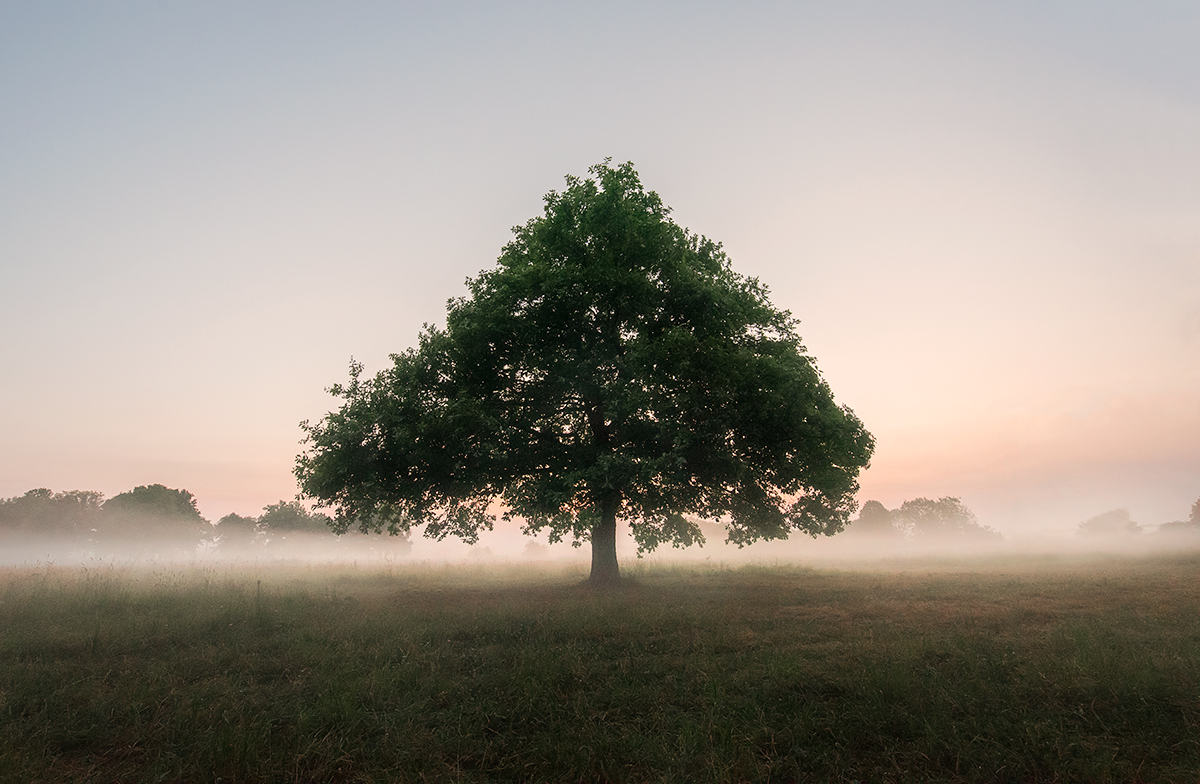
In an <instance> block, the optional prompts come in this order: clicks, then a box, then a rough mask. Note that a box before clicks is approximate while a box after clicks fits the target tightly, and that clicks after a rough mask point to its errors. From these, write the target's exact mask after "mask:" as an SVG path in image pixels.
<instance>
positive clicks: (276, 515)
mask: <svg viewBox="0 0 1200 784" xmlns="http://www.w3.org/2000/svg"><path fill="white" fill-rule="evenodd" d="M329 524H330V519H329V516H328V515H324V514H321V513H320V512H316V513H314V512H310V511H309V510H308V509H307V508H305V506H304V505H303V504H301V503H300V502H299V501H280V502H279V503H275V504H269V505H268V506H265V507H263V513H262V515H261V516H259V518H258V528H259V529H260V530H262V531H264V532H266V534H267V535H268V536H272V535H287V534H289V533H296V532H305V533H323V534H328V533H329V532H330V531H329Z"/></svg>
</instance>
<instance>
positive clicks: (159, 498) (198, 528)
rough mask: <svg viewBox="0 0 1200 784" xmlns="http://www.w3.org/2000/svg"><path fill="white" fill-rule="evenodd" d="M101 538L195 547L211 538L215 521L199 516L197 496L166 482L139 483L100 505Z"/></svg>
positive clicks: (185, 547) (177, 546)
mask: <svg viewBox="0 0 1200 784" xmlns="http://www.w3.org/2000/svg"><path fill="white" fill-rule="evenodd" d="M101 509H102V511H103V518H102V521H101V526H100V529H99V530H100V535H101V538H103V539H106V540H110V541H112V540H118V539H127V540H128V539H131V540H136V541H138V542H140V543H148V544H162V545H168V546H172V547H176V548H183V549H189V548H194V547H195V546H196V545H198V544H200V542H202V541H205V540H208V539H211V538H212V536H213V534H214V531H213V527H212V525H211V524H210V523H209V522H208V521H207V520H205V519H204V518H203V517H201V516H200V510H199V509H198V508H197V507H196V499H195V497H194V496H193V495H192V494H191V493H189V492H188V491H187V490H175V489H172V488H170V487H166V486H165V485H160V484H154V485H139V486H138V487H135V488H133V489H132V490H128V491H126V492H124V493H120V494H118V495H115V496H113V497H112V498H110V499H108V500H107V501H105V502H104V505H103V506H102V507H101Z"/></svg>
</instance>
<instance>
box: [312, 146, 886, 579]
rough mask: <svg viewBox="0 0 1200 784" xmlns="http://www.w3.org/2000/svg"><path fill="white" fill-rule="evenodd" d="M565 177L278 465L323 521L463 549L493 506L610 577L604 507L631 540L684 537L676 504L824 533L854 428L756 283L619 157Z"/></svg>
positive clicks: (865, 450)
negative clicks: (458, 291) (413, 341)
mask: <svg viewBox="0 0 1200 784" xmlns="http://www.w3.org/2000/svg"><path fill="white" fill-rule="evenodd" d="M590 171H591V174H592V175H593V176H594V179H592V178H587V179H579V178H575V177H568V179H567V188H566V190H565V191H563V192H561V193H558V192H554V191H551V192H550V193H548V194H547V195H546V197H545V199H544V203H545V207H544V212H543V214H542V215H540V216H538V217H535V218H533V219H531V220H530V221H529V222H528V223H526V224H525V225H524V226H520V227H518V228H516V229H515V230H514V234H515V236H514V238H513V240H512V241H511V242H510V243H509V244H508V245H506V246H505V247H504V249H503V251H502V253H501V255H500V258H499V262H498V266H497V267H496V268H495V269H492V270H488V271H485V272H483V273H481V274H480V275H479V276H478V277H476V278H475V279H473V280H471V281H469V282H468V287H469V289H470V291H469V294H468V296H465V297H462V298H460V299H455V300H452V301H451V303H450V305H449V309H448V312H447V316H446V327H445V329H438V328H435V327H429V328H427V330H426V331H425V332H424V333H423V334H421V336H420V339H419V346H418V347H417V348H414V349H410V350H408V351H406V352H404V353H402V354H397V355H394V356H393V366H392V367H391V368H389V369H387V370H385V371H383V372H381V373H379V374H378V375H377V376H375V378H373V379H364V378H362V377H361V375H360V374H361V371H362V366H361V365H359V364H357V363H353V362H352V364H351V377H350V381H349V383H347V384H344V385H337V386H335V387H333V388H332V389H331V391H332V393H333V394H334V395H335V396H336V397H339V398H341V399H342V401H343V402H342V404H341V407H340V408H339V409H338V410H337V411H335V412H332V413H330V414H328V415H327V416H326V417H324V418H323V419H322V420H321V421H319V422H317V423H315V424H309V423H307V422H306V423H304V425H303V426H304V428H305V431H306V433H307V438H306V443H307V445H308V446H307V450H306V451H305V453H304V454H302V455H300V457H299V458H298V459H297V467H296V474H297V477H298V479H299V480H300V485H301V489H302V491H303V493H304V495H305V496H307V497H308V498H312V499H314V500H316V501H317V502H318V503H319V504H320V505H322V506H328V507H331V508H332V509H334V510H335V512H336V516H337V519H338V521H339V525H340V527H344V526H346V525H349V521H351V520H358V521H360V522H363V521H366V522H369V523H370V524H372V525H376V526H378V527H380V528H383V527H387V528H390V529H392V530H396V529H399V530H404V531H407V530H409V529H410V528H411V527H412V526H416V525H424V526H425V528H424V532H425V534H426V535H427V536H432V537H435V538H442V537H444V536H446V535H454V536H459V537H461V538H463V539H464V540H465V541H469V542H470V541H474V540H475V538H476V537H477V535H478V533H479V531H481V530H487V529H489V528H491V526H492V523H493V521H494V520H495V515H494V514H493V513H492V511H491V510H492V508H493V505H494V502H495V501H496V500H497V499H499V500H500V501H501V502H502V503H503V505H504V506H505V508H506V509H507V513H506V515H507V516H506V519H508V517H509V516H511V517H516V518H519V519H520V520H521V521H522V522H523V524H524V528H525V530H526V531H527V532H530V533H533V532H537V531H540V530H543V529H549V531H550V536H551V539H552V540H557V539H560V538H562V537H569V538H574V539H576V540H584V541H590V542H591V546H592V573H591V579H592V580H593V581H594V582H598V583H608V584H611V583H614V582H615V581H616V580H617V578H618V574H619V569H618V565H617V554H616V525H617V519H618V518H620V519H621V520H623V521H625V522H627V523H628V524H629V526H630V528H631V530H632V533H633V537H634V538H635V540H636V541H637V543H638V546H639V549H641V550H652V549H654V548H655V547H657V546H659V545H660V544H664V543H675V544H681V545H689V544H691V543H692V542H694V541H695V540H696V538H697V536H698V534H699V529H698V528H697V526H696V525H695V523H694V522H693V521H692V520H691V519H690V518H689V516H696V517H701V518H705V519H709V520H718V519H720V520H722V521H723V522H725V523H726V526H727V528H728V530H729V536H730V538H731V539H732V540H733V541H734V542H739V543H748V542H752V541H755V540H757V539H781V538H786V537H787V536H788V534H789V533H793V532H797V531H799V532H804V533H808V534H812V535H814V536H815V535H818V534H831V533H836V532H837V531H840V530H841V529H842V527H843V525H844V524H845V523H846V521H847V520H848V519H849V517H850V515H851V514H853V512H854V508H855V506H856V501H855V494H856V493H857V491H858V473H859V471H860V469H862V468H863V467H865V466H866V465H867V464H868V462H869V460H870V457H871V454H872V451H873V449H874V439H873V438H872V437H871V435H870V433H868V432H867V431H866V429H865V428H864V427H863V424H862V422H861V421H859V419H858V417H856V416H855V415H854V413H853V412H852V411H850V409H848V408H845V407H843V406H839V405H837V404H836V403H835V402H834V400H833V395H832V392H831V391H830V389H829V386H828V385H827V384H826V383H825V381H824V380H823V379H822V378H821V376H820V373H819V372H818V371H817V368H816V365H815V363H814V361H813V359H812V358H811V357H810V356H809V355H808V354H807V353H806V351H805V349H804V346H803V345H802V343H801V341H800V338H799V336H798V335H797V334H796V331H795V329H796V325H797V322H796V320H795V319H794V318H793V317H792V315H791V314H790V313H788V312H787V311H783V310H779V309H778V308H776V307H774V306H773V305H772V304H771V302H770V300H769V298H768V296H767V290H766V287H764V286H763V285H762V284H761V283H759V282H758V281H757V280H755V279H753V278H746V277H743V276H741V275H739V274H737V273H736V272H734V271H733V269H732V267H731V265H730V262H729V259H728V258H727V257H726V256H725V253H724V252H723V251H722V249H721V247H720V245H719V244H717V243H715V242H713V241H711V240H708V239H706V238H704V237H700V236H696V235H694V234H691V233H690V232H689V231H687V230H686V229H684V228H682V227H680V226H678V225H677V224H675V223H674V222H673V221H671V219H670V217H669V212H670V211H669V209H668V208H667V207H666V206H665V205H663V203H662V201H661V199H660V198H659V197H658V195H657V194H655V193H654V192H653V191H646V190H645V189H644V188H643V187H642V183H641V181H640V179H639V177H638V174H637V172H636V171H635V170H634V168H633V166H632V164H624V165H621V166H616V167H613V166H610V165H609V164H608V163H607V162H606V163H603V164H600V165H598V166H594V167H592V169H591V170H590Z"/></svg>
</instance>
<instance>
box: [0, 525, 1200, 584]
mask: <svg viewBox="0 0 1200 784" xmlns="http://www.w3.org/2000/svg"><path fill="white" fill-rule="evenodd" d="M1119 512H1123V510H1112V511H1110V512H1109V513H1106V514H1108V515H1112V514H1113V513H1119ZM1103 516H1104V515H1099V516H1098V517H1103ZM1118 516H1119V515H1118ZM1125 517H1126V518H1128V515H1127V514H1126V515H1125ZM1180 517H1181V518H1183V517H1186V515H1180ZM1080 522H1081V523H1082V522H1084V521H1080ZM700 525H701V527H702V529H703V533H704V535H705V537H706V541H705V542H704V544H702V545H701V544H696V545H693V546H691V547H686V548H678V547H671V546H669V545H664V546H662V547H660V548H658V549H657V550H654V551H652V552H648V553H642V554H640V555H639V553H638V551H637V544H636V542H635V541H634V539H633V537H632V536H631V535H630V532H629V528H628V526H627V525H625V524H621V525H620V528H619V530H618V540H617V551H618V558H619V561H620V564H621V567H622V569H624V570H626V571H627V572H628V571H629V570H631V569H636V568H638V565H644V566H653V565H667V564H693V565H710V566H725V567H737V566H743V565H750V564H761V565H801V566H812V567H827V568H837V569H851V570H854V569H879V568H884V569H887V568H905V567H907V566H913V565H914V564H918V563H921V564H928V563H930V562H931V560H932V561H936V562H937V563H939V564H941V565H943V566H948V565H952V564H969V563H972V562H975V563H979V562H996V563H1003V564H1006V565H1014V564H1018V563H1020V562H1021V561H1022V560H1027V561H1028V562H1030V563H1042V564H1044V563H1046V562H1048V561H1049V562H1054V561H1058V560H1064V561H1065V560H1074V559H1080V558H1084V559H1087V558H1102V559H1105V560H1107V559H1112V558H1126V557H1128V558H1137V557H1145V556H1150V555H1155V554H1164V553H1170V552H1186V551H1195V550H1200V529H1198V528H1197V527H1196V526H1193V525H1190V524H1188V523H1182V522H1178V523H1175V524H1174V525H1159V526H1150V525H1147V526H1139V527H1135V528H1132V529H1129V530H1122V531H1110V532H1101V533H1096V534H1088V533H1086V532H1082V531H1081V530H1080V529H1079V526H1078V525H1076V526H1073V527H1064V529H1063V530H1060V531H1056V532H1052V533H1044V534H1041V535H1036V534H1022V535H1006V536H1003V537H1001V536H996V537H995V538H990V539H986V540H978V541H973V540H969V539H963V538H958V539H954V538H943V539H938V538H929V537H926V538H922V537H919V536H912V535H905V534H902V533H891V534H887V535H879V534H872V533H863V532H861V531H856V530H855V526H854V525H853V524H851V525H850V526H849V527H848V528H847V529H846V530H844V531H842V532H841V533H839V534H836V535H834V536H818V537H816V538H813V537H810V536H808V535H806V534H801V533H794V534H793V535H792V536H791V537H790V538H789V539H786V540H773V541H759V542H755V543H753V544H750V545H747V546H744V547H738V546H736V545H732V544H728V543H726V542H725V541H724V529H723V527H722V526H719V525H716V524H711V523H701V524H700ZM213 531H214V536H213V538H212V539H209V540H207V541H204V542H201V543H199V544H197V545H195V546H192V547H181V546H179V544H178V541H177V540H171V539H169V538H162V539H157V538H155V537H153V536H147V537H141V538H138V539H132V538H124V539H114V540H111V541H104V542H98V541H68V540H65V539H64V538H63V537H61V536H37V535H31V534H24V533H22V534H14V533H12V532H5V533H4V534H3V535H2V536H0V567H19V566H36V565H54V566H61V567H71V566H94V565H102V564H122V565H137V564H167V563H169V564H176V565H187V564H191V565H204V564H214V565H215V564H224V565H236V564H246V565H252V564H258V565H266V564H272V563H280V564H282V563H292V564H309V563H311V564H325V565H330V564H345V565H347V566H371V565H381V564H386V565H390V566H393V567H404V566H420V565H449V566H453V565H462V566H475V567H478V566H482V565H524V566H527V567H537V566H543V567H545V568H547V569H561V568H562V567H564V566H570V565H577V566H578V567H579V568H580V569H581V570H584V569H586V568H587V565H588V564H589V563H590V558H591V547H590V544H589V543H587V542H583V543H581V545H580V546H579V547H573V546H572V545H571V544H570V543H569V542H558V543H551V542H550V541H549V540H548V538H547V537H546V536H545V535H542V536H538V537H530V536H526V535H524V534H522V533H521V531H520V526H519V524H518V523H497V525H496V526H495V528H494V530H491V531H483V532H481V533H480V536H479V540H478V541H477V542H476V543H475V544H466V543H464V542H462V541H460V540H458V539H456V538H447V539H444V540H441V541H437V540H433V539H427V538H425V537H423V536H422V535H421V531H420V529H414V530H413V531H412V533H411V538H410V539H406V538H405V537H403V536H389V535H387V534H376V535H364V534H359V533H350V534H345V535H342V536H335V535H333V534H332V533H314V532H290V533H287V534H286V535H274V536H262V537H261V538H260V539H259V540H258V541H256V542H254V543H253V544H252V545H251V546H241V547H232V546H230V543H229V541H228V540H224V539H223V538H222V536H221V534H220V526H219V525H214V526H213Z"/></svg>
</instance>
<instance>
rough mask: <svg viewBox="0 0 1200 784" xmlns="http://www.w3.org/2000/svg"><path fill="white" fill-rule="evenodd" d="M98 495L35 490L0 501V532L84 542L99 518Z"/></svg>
mask: <svg viewBox="0 0 1200 784" xmlns="http://www.w3.org/2000/svg"><path fill="white" fill-rule="evenodd" d="M103 500H104V495H103V494H102V493H97V492H95V491H92V490H69V491H66V492H62V493H55V492H53V491H51V490H49V489H48V488H45V487H39V488H37V489H34V490H30V491H28V492H27V493H25V495H22V496H14V497H13V498H5V499H0V532H5V533H9V534H19V535H21V536H22V537H47V536H48V537H53V538H57V539H86V538H87V537H88V536H90V534H91V533H92V528H93V527H94V526H95V525H96V524H97V519H98V518H99V516H100V505H101V503H102V501H103Z"/></svg>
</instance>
